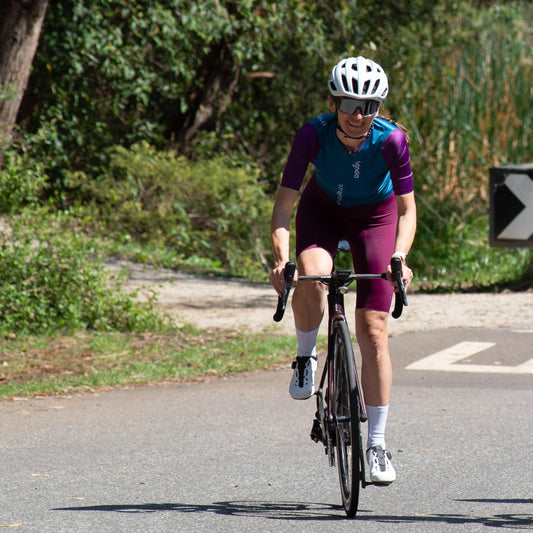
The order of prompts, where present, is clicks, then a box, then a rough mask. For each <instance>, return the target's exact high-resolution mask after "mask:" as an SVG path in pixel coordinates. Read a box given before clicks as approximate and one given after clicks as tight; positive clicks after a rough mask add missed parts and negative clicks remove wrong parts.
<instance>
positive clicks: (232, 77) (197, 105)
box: [170, 42, 240, 152]
mask: <svg viewBox="0 0 533 533" xmlns="http://www.w3.org/2000/svg"><path fill="white" fill-rule="evenodd" d="M239 75H240V71H239V69H238V68H237V67H236V66H235V60H234V58H233V56H232V54H231V51H230V49H229V47H228V46H227V44H226V43H224V42H222V43H216V44H213V45H212V46H211V50H210V51H209V53H207V54H206V55H205V57H204V58H203V61H202V64H201V66H200V67H199V69H198V76H197V77H198V78H199V79H204V80H205V81H204V83H203V85H202V87H201V88H199V89H198V90H197V91H195V92H194V93H193V94H192V96H191V99H190V102H189V107H188V109H187V111H186V112H185V114H180V115H179V116H178V117H177V118H176V119H175V120H174V123H173V125H172V130H171V132H170V133H171V144H172V147H173V148H174V149H175V150H177V151H178V152H179V151H181V150H183V149H184V148H185V147H186V145H187V143H188V142H189V141H190V140H191V139H192V138H193V137H194V135H195V134H196V133H197V132H198V131H199V130H200V129H202V127H204V126H205V125H206V124H208V123H211V124H213V126H217V125H218V124H217V123H218V121H219V120H220V118H221V117H222V115H223V114H224V112H225V111H226V109H227V108H228V106H229V105H230V103H231V99H232V97H233V93H234V91H235V89H236V87H237V83H238V81H239Z"/></svg>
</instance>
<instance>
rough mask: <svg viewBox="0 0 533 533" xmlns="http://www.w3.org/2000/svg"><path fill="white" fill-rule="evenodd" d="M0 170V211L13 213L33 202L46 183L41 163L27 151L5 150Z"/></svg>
mask: <svg viewBox="0 0 533 533" xmlns="http://www.w3.org/2000/svg"><path fill="white" fill-rule="evenodd" d="M3 158H4V161H3V167H2V169H1V170H0V213H14V212H17V211H18V210H19V209H21V208H22V207H23V206H25V205H28V204H33V203H35V202H36V201H37V200H38V199H39V196H40V195H41V193H42V190H43V189H44V187H45V185H46V174H45V173H44V168H43V165H40V164H39V163H37V162H36V161H35V159H32V158H31V157H30V156H29V154H28V153H27V152H18V151H16V150H13V149H12V150H5V151H4V154H3Z"/></svg>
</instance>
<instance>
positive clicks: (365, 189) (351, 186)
mask: <svg viewBox="0 0 533 533" xmlns="http://www.w3.org/2000/svg"><path fill="white" fill-rule="evenodd" d="M336 127H337V126H336V117H335V114H327V115H320V116H318V117H316V118H314V119H313V120H311V121H309V122H308V123H307V124H305V125H304V126H303V127H302V128H301V129H300V130H299V132H298V134H297V136H296V138H295V141H294V144H293V148H292V151H291V154H290V156H289V161H288V162H287V166H286V167H285V172H284V175H283V179H282V183H281V184H282V185H284V186H286V187H289V188H293V189H296V190H299V188H300V186H301V183H302V181H303V177H304V175H305V171H306V170H307V165H308V163H313V165H314V167H315V179H316V181H317V183H318V184H319V186H320V187H321V188H322V189H323V190H324V191H325V192H326V194H327V195H328V196H330V197H331V198H332V199H333V200H334V201H335V202H336V203H337V204H338V205H340V206H343V207H353V206H356V205H367V204H373V203H378V202H381V201H383V200H386V199H387V198H388V197H389V196H390V195H391V194H392V193H393V192H395V193H396V194H407V193H409V192H411V191H412V190H413V181H412V172H411V167H410V157H409V150H408V148H407V141H406V139H405V136H404V135H403V133H402V132H401V130H400V129H399V128H398V127H397V126H395V125H394V124H392V123H391V122H389V121H387V120H385V119H382V118H379V117H378V118H375V119H374V121H373V125H372V128H371V130H370V132H369V135H368V137H367V138H366V139H365V141H364V142H363V144H362V145H361V147H360V148H359V149H358V150H357V151H354V152H350V151H348V150H346V148H345V147H344V146H343V145H342V143H341V142H340V140H339V139H338V137H337V133H336Z"/></svg>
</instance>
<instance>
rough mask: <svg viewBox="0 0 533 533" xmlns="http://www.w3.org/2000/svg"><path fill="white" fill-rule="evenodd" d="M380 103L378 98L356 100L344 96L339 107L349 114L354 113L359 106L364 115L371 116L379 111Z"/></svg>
mask: <svg viewBox="0 0 533 533" xmlns="http://www.w3.org/2000/svg"><path fill="white" fill-rule="evenodd" d="M379 104H380V102H378V101H377V100H355V99H354V98H343V99H342V100H341V103H340V105H339V109H340V110H341V111H342V112H343V113H346V114H348V115H353V114H354V113H355V110H356V109H357V108H360V109H361V114H362V115H363V117H371V116H372V115H375V114H376V113H377V112H378V109H379Z"/></svg>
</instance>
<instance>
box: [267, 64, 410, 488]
mask: <svg viewBox="0 0 533 533" xmlns="http://www.w3.org/2000/svg"><path fill="white" fill-rule="evenodd" d="M328 87H329V93H330V94H329V95H328V99H329V110H330V111H331V113H329V114H324V115H320V116H318V117H316V118H314V119H312V120H311V121H309V122H307V123H306V124H304V125H303V126H302V127H301V128H300V129H299V130H298V132H297V134H296V137H295V139H294V142H293V145H292V149H291V151H290V154H289V157H288V160H287V163H286V166H285V169H284V172H283V177H282V180H281V185H280V187H279V190H278V193H277V196H276V200H275V204H274V208H273V212H272V223H271V235H272V246H273V253H274V261H275V267H274V269H273V271H272V272H271V275H270V281H271V283H272V285H273V287H274V288H275V290H276V291H277V292H278V294H281V292H282V290H283V286H284V276H283V272H284V265H285V263H286V262H287V261H288V260H289V234H290V230H289V228H290V218H291V214H292V210H293V207H294V204H295V202H296V200H297V199H298V197H299V195H300V188H301V186H302V183H303V180H304V177H305V174H306V171H307V167H308V164H309V163H313V165H314V173H313V175H312V177H311V178H310V180H309V182H308V183H307V185H306V186H305V188H304V189H303V192H302V194H301V197H300V202H299V205H298V209H297V213H296V255H297V265H298V272H299V273H300V274H302V275H322V274H329V273H330V272H331V270H332V268H333V257H334V256H335V254H336V252H337V245H338V242H339V241H340V240H346V241H348V242H349V244H350V248H351V251H352V256H353V263H354V269H355V271H356V272H358V273H364V272H371V273H379V272H384V271H386V270H387V269H388V268H389V267H388V265H389V264H390V260H391V257H394V256H396V257H400V258H401V260H402V263H403V272H402V278H403V281H404V283H405V286H406V287H407V286H408V285H409V283H410V282H411V280H412V277H413V273H412V271H411V269H410V268H409V267H408V266H407V262H406V258H407V254H408V252H409V250H410V248H411V245H412V243H413V239H414V235H415V231H416V204H415V198H414V192H413V176H412V171H411V167H410V156H409V149H408V146H407V139H406V136H405V134H404V133H403V131H402V129H401V128H400V127H398V126H397V125H395V124H393V123H391V122H390V121H388V120H385V119H384V118H381V117H379V116H378V111H379V108H380V104H381V102H382V101H383V100H384V99H385V97H386V96H387V93H388V90H389V87H388V79H387V75H386V74H385V72H384V71H383V69H382V68H381V67H380V66H379V65H378V64H377V63H375V62H374V61H372V60H370V59H367V58H364V57H361V56H359V57H350V58H346V59H343V60H341V61H340V62H339V63H338V64H337V65H335V66H334V67H333V69H332V71H331V75H330V77H329V81H328ZM389 281H390V280H389ZM393 292H394V287H393V285H392V282H391V283H389V282H388V281H386V280H382V279H380V280H365V281H360V282H358V283H357V289H356V298H357V299H356V310H355V324H356V337H357V341H358V344H359V348H360V351H361V355H362V367H361V380H362V386H363V392H364V397H365V403H366V409H367V414H368V441H367V454H366V455H367V460H368V462H369V465H370V478H371V481H373V482H375V483H383V484H388V483H391V482H392V481H394V480H395V479H396V473H395V470H394V467H393V465H392V463H391V455H390V453H389V452H388V451H387V448H386V443H385V425H386V422H387V413H388V406H389V396H390V390H391V385H392V366H391V360H390V355H389V349H388V334H387V320H388V314H389V310H390V305H391V301H392V294H393ZM324 294H325V289H324V286H323V285H322V284H321V283H320V282H306V283H302V284H299V285H297V287H296V289H295V291H294V294H293V298H292V308H293V314H294V320H295V327H296V336H297V342H298V352H297V357H296V360H295V361H294V363H293V369H294V372H293V376H292V379H291V382H290V387H289V392H290V394H291V396H292V397H293V398H295V399H307V398H309V397H311V396H312V395H313V394H314V392H315V387H314V374H315V371H316V368H317V355H316V339H317V334H318V330H319V326H320V322H321V320H322V316H323V313H324V306H325V298H324Z"/></svg>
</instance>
